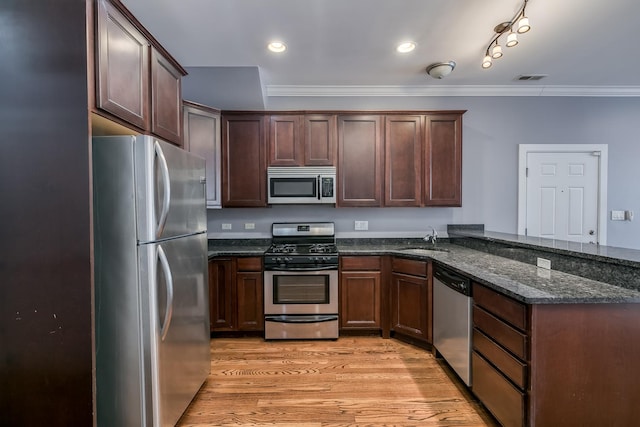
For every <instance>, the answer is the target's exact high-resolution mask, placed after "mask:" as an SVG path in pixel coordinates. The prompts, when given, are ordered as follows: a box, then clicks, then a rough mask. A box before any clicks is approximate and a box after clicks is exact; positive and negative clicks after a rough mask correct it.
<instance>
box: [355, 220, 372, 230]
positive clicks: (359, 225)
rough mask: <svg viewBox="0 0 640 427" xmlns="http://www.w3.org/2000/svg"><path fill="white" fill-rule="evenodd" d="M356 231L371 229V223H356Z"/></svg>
mask: <svg viewBox="0 0 640 427" xmlns="http://www.w3.org/2000/svg"><path fill="white" fill-rule="evenodd" d="M355 229H356V230H358V231H365V230H368V229H369V221H356V222H355Z"/></svg>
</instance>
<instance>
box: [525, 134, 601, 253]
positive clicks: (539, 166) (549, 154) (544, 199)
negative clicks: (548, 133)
mask: <svg viewBox="0 0 640 427" xmlns="http://www.w3.org/2000/svg"><path fill="white" fill-rule="evenodd" d="M528 147H529V150H526V151H525V152H523V151H522V149H521V167H522V166H524V168H525V170H524V175H525V176H524V181H525V182H524V192H525V194H524V197H522V196H521V203H522V202H523V201H524V203H525V206H524V207H523V206H520V209H521V210H524V224H519V228H520V227H521V226H522V225H524V227H523V228H524V230H522V231H524V233H522V234H526V235H528V236H536V237H544V238H549V239H557V240H568V241H574V242H581V243H601V244H605V243H606V235H605V231H606V230H604V226H603V222H604V221H603V220H604V219H605V218H604V216H605V213H606V206H604V209H602V208H603V206H602V204H606V203H605V202H604V199H603V198H602V194H603V192H602V191H601V190H602V182H601V181H602V176H603V173H606V168H603V166H602V163H603V162H602V160H603V159H602V156H603V152H602V150H601V149H598V150H595V149H593V146H586V147H585V146H578V145H573V146H566V145H564V146H556V147H555V150H553V151H544V149H543V147H549V146H548V145H545V146H538V148H531V147H536V146H528ZM562 147H569V149H566V150H563V149H562ZM580 147H585V148H586V149H585V148H582V149H580ZM605 148H606V146H605ZM605 153H606V150H605ZM522 157H524V158H522ZM605 159H606V154H605ZM523 160H524V165H522V162H523ZM603 169H605V170H604V171H603ZM605 182H606V181H605ZM521 188H522V187H521ZM520 215H522V212H521V213H520ZM519 231H520V230H519Z"/></svg>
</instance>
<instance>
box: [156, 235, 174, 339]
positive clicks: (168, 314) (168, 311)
mask: <svg viewBox="0 0 640 427" xmlns="http://www.w3.org/2000/svg"><path fill="white" fill-rule="evenodd" d="M158 259H159V260H160V265H161V266H162V270H163V271H164V277H165V279H166V281H167V307H166V308H165V313H164V324H163V325H162V329H161V330H160V337H161V339H162V341H164V339H165V338H166V336H167V333H168V332H169V326H170V325H171V318H172V317H173V276H172V275H171V268H170V267H169V261H167V256H166V255H165V253H164V250H163V249H162V246H160V245H158Z"/></svg>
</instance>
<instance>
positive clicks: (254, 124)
mask: <svg viewBox="0 0 640 427" xmlns="http://www.w3.org/2000/svg"><path fill="white" fill-rule="evenodd" d="M266 120H267V119H266V117H265V116H264V115H261V114H246V115H244V114H237V115H224V116H223V117H222V129H223V133H222V159H223V160H222V206H223V207H243V206H245V207H264V206H267V196H266V175H267V173H266V167H267V160H266V145H267V135H266V124H267V121H266Z"/></svg>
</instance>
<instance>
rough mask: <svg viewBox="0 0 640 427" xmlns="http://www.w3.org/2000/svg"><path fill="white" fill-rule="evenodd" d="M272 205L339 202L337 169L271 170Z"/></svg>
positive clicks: (268, 181)
mask: <svg viewBox="0 0 640 427" xmlns="http://www.w3.org/2000/svg"><path fill="white" fill-rule="evenodd" d="M267 184H268V192H269V193H268V197H267V202H268V203H269V204H316V203H329V204H331V203H336V168H335V167H334V166H299V167H295V166H292V167H270V168H267Z"/></svg>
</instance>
